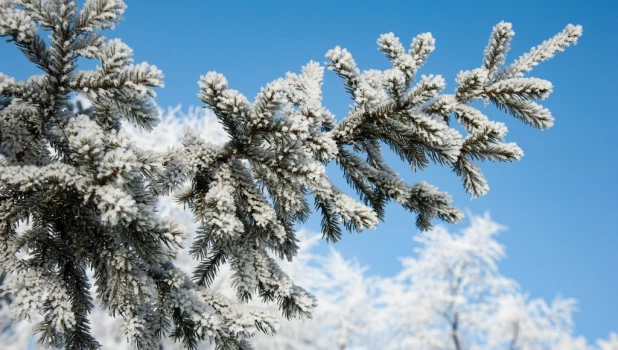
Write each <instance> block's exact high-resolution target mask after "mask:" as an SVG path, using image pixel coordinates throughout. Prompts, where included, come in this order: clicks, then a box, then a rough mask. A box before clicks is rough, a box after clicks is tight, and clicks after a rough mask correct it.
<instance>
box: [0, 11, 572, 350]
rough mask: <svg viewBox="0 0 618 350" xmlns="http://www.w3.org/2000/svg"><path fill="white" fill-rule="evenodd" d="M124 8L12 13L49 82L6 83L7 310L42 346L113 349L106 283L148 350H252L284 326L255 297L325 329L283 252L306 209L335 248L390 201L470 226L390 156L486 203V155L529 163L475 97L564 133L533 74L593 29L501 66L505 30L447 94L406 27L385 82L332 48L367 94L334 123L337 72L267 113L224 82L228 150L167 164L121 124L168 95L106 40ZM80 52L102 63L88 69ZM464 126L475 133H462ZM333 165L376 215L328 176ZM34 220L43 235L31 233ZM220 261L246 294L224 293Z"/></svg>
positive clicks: (220, 100)
mask: <svg viewBox="0 0 618 350" xmlns="http://www.w3.org/2000/svg"><path fill="white" fill-rule="evenodd" d="M125 7H126V6H125V5H124V3H123V2H122V1H121V0H86V1H85V2H84V4H83V6H81V8H78V6H77V5H76V2H75V1H72V0H0V36H3V37H6V38H7V39H8V41H10V42H12V43H14V44H15V46H16V47H17V48H18V49H19V50H21V51H22V52H23V54H24V55H25V56H26V58H27V59H28V60H30V61H31V62H32V63H34V64H35V65H36V66H37V67H38V68H39V69H40V70H41V72H42V74H41V75H37V76H33V77H31V78H29V79H28V80H27V81H16V80H15V79H14V78H12V77H10V76H8V75H5V74H4V73H0V101H1V103H0V108H1V109H0V155H1V157H0V162H1V163H0V219H1V221H0V244H1V245H2V248H1V250H0V251H1V253H0V270H1V272H2V273H4V274H6V281H5V283H4V284H3V288H4V290H5V292H6V293H8V294H10V296H11V304H10V308H11V310H12V312H13V313H14V314H15V315H17V316H19V317H21V318H27V319H34V318H35V317H36V315H40V316H41V318H42V320H41V321H40V322H39V323H38V325H37V326H36V330H37V332H39V333H40V337H39V342H40V344H42V345H46V346H52V347H65V348H70V349H73V348H80V349H81V348H85V349H90V348H97V347H99V343H98V342H97V341H96V339H95V338H94V337H93V336H92V334H91V331H90V324H89V320H88V314H89V313H90V312H91V310H92V309H93V296H92V294H91V292H90V289H91V285H92V284H94V286H96V296H97V298H99V299H100V300H101V303H102V306H103V308H104V309H105V310H106V311H107V312H109V313H110V314H111V315H114V316H116V317H120V318H122V320H123V326H122V329H123V333H124V336H125V337H126V338H128V339H129V340H130V342H131V344H132V345H133V346H135V347H137V348H145V349H150V348H157V347H159V345H160V342H161V339H162V337H163V336H165V335H169V336H171V338H173V339H175V340H178V341H181V342H182V343H183V345H184V346H185V347H188V348H196V347H197V346H198V344H199V343H200V342H201V341H203V340H212V341H214V342H215V343H216V344H217V345H218V346H219V347H221V348H239V347H240V348H242V347H246V346H248V345H247V344H248V342H247V338H248V337H250V336H251V335H252V334H253V333H254V332H255V330H256V329H257V330H260V331H263V332H265V333H272V332H274V331H275V330H276V329H277V327H278V325H277V318H276V317H275V316H274V315H273V314H272V313H270V312H267V311H265V310H264V309H262V308H256V307H253V306H249V305H247V304H246V303H247V302H248V301H249V300H251V299H252V298H253V297H254V296H255V295H257V296H259V297H260V298H261V299H262V300H263V301H266V302H271V301H276V302H277V304H278V306H279V309H280V311H281V313H282V314H283V315H284V316H285V317H286V318H295V319H305V318H308V317H310V316H311V312H312V310H313V308H314V307H315V306H316V299H315V298H314V297H313V296H312V295H311V294H309V293H308V292H307V291H305V290H304V289H302V288H301V287H299V286H298V285H296V284H295V283H294V282H293V281H292V279H290V277H289V276H288V275H287V274H286V273H284V272H283V270H282V269H281V268H280V266H279V264H278V262H277V259H276V258H281V259H286V260H288V261H291V260H293V258H294V256H295V255H296V254H297V250H298V244H297V241H298V240H297V237H296V231H295V225H296V224H298V223H302V222H303V221H304V220H306V219H307V217H308V216H309V214H310V205H309V201H308V198H307V197H308V196H311V197H312V198H313V200H314V202H315V208H316V211H318V212H319V215H321V216H322V223H323V225H322V234H323V236H324V237H325V238H326V240H328V241H337V240H338V239H340V238H341V235H342V229H341V227H340V222H343V225H344V227H345V228H346V229H347V230H350V231H362V230H364V229H367V228H369V229H372V228H374V227H375V226H376V225H377V223H378V221H379V220H381V219H382V218H383V217H384V206H385V204H386V203H387V202H388V201H390V200H395V201H396V202H398V203H399V204H401V205H402V206H403V207H405V208H406V209H408V210H410V211H411V212H413V213H415V214H416V217H417V220H416V223H417V226H418V227H419V228H421V229H428V228H430V227H431V223H432V220H433V219H434V218H438V219H440V220H443V221H446V222H457V221H458V220H459V219H460V218H461V217H462V215H461V213H460V212H459V210H458V209H457V208H455V207H453V206H451V198H450V196H449V195H448V194H446V193H443V192H439V191H438V190H437V188H436V187H434V186H432V185H430V184H428V183H426V182H419V183H416V184H412V185H409V184H406V183H405V182H404V181H403V180H402V179H401V178H400V176H399V175H398V174H396V173H395V172H394V171H393V170H392V168H391V167H390V166H389V165H388V164H387V163H386V162H385V161H384V159H383V158H382V149H381V148H382V147H383V146H384V145H386V146H388V147H390V148H391V149H392V150H393V151H394V152H396V153H397V154H398V155H400V156H401V158H402V159H403V160H404V161H406V162H407V163H409V164H410V166H411V168H412V170H413V171H422V170H423V169H424V168H425V167H426V166H427V165H428V164H429V163H430V162H434V163H438V164H442V165H447V166H450V167H451V168H452V169H453V170H454V172H455V173H456V174H457V175H459V176H461V177H462V179H463V183H464V186H465V188H466V189H467V190H468V192H469V193H470V194H471V195H472V196H480V195H482V194H484V193H486V192H487V190H488V188H489V187H488V185H487V182H486V180H485V179H484V177H483V175H482V173H481V171H480V169H479V168H478V166H477V165H475V164H474V163H473V161H486V160H490V161H514V160H517V159H519V158H520V157H521V156H522V155H523V152H522V151H521V150H520V149H519V148H518V147H517V146H516V145H515V144H514V143H506V142H504V138H505V135H506V132H507V129H506V126H505V125H504V124H502V123H498V122H494V121H490V120H489V119H488V118H487V117H486V116H485V115H483V114H482V113H481V112H480V111H479V110H477V109H476V108H474V107H471V106H470V103H472V102H474V101H477V100H484V101H491V102H492V103H494V104H495V105H496V106H498V107H499V108H501V109H504V110H506V111H508V112H509V113H510V114H511V115H513V116H515V117H516V118H518V119H521V120H523V121H524V122H526V123H528V124H530V125H531V126H533V127H535V128H540V129H543V128H548V127H550V126H551V125H552V124H553V118H552V117H551V115H550V113H549V111H548V110H547V109H545V108H543V107H541V106H540V105H538V104H537V103H535V102H533V100H538V99H544V98H546V97H547V96H548V95H549V93H550V92H551V90H552V85H551V83H549V82H548V81H545V80H541V79H536V78H524V77H523V76H524V74H525V73H527V72H528V71H530V70H531V69H532V68H533V67H534V66H535V65H537V64H538V63H540V62H541V61H544V60H546V59H548V58H551V57H552V56H553V55H554V54H555V53H556V52H557V51H562V50H564V48H565V47H567V46H569V45H571V44H574V43H576V41H577V39H578V38H579V36H580V35H581V33H582V29H581V27H580V26H573V25H568V26H567V27H566V28H565V29H564V31H563V32H561V33H559V34H557V35H556V36H555V37H553V38H551V39H549V40H547V41H545V42H544V43H542V44H541V45H539V46H538V47H536V48H533V49H532V50H531V51H530V52H529V53H527V54H525V55H523V56H521V57H520V58H519V59H518V60H516V61H515V62H514V63H512V64H511V65H508V66H504V67H503V64H504V63H505V54H506V52H507V51H508V48H509V43H510V40H511V37H512V36H513V31H512V30H511V25H510V24H508V23H500V24H498V25H497V26H496V27H494V30H493V32H492V34H491V37H490V41H489V44H488V46H487V48H486V50H485V55H484V59H483V62H482V65H481V67H480V68H478V69H474V70H471V71H463V72H461V73H460V74H459V75H458V77H457V79H456V83H457V86H456V89H455V92H454V93H453V94H448V95H447V94H442V90H443V89H444V87H445V81H444V79H443V78H442V77H440V76H434V75H429V76H422V77H420V78H417V77H416V73H417V70H418V69H419V68H420V67H421V66H422V65H423V63H424V62H425V60H426V59H427V57H428V55H429V54H430V53H431V52H432V51H433V49H434V39H433V38H432V37H431V35H430V34H421V35H419V36H417V37H416V38H415V39H414V40H413V41H412V44H411V47H410V49H409V50H408V51H406V50H405V49H404V47H403V45H402V44H401V43H400V41H399V39H398V38H397V37H395V36H394V35H393V34H392V33H391V34H385V35H382V36H381V37H380V38H379V39H378V46H379V48H380V50H382V51H383V52H384V53H385V55H386V56H387V58H388V59H389V60H390V61H391V62H392V68H391V69H387V70H385V71H378V70H368V71H364V72H361V71H360V70H359V69H358V68H357V66H356V64H355V62H354V60H353V59H352V56H351V54H350V53H349V52H348V51H347V50H345V49H341V48H339V47H337V48H335V49H333V50H331V51H329V52H328V53H327V55H326V57H327V59H328V60H329V61H328V63H327V66H328V68H329V69H332V70H334V71H335V73H336V74H337V75H339V76H340V77H342V78H343V80H344V85H345V88H346V90H347V91H348V92H349V93H350V95H351V97H352V98H353V101H354V103H353V105H352V106H351V107H350V113H349V115H348V116H346V117H344V118H341V119H340V120H339V121H337V120H336V119H335V118H334V116H333V115H332V114H331V113H330V112H329V111H328V110H326V109H325V108H324V107H323V106H322V104H321V98H322V94H321V85H322V79H323V71H324V69H323V68H322V67H321V66H320V65H319V64H317V63H315V62H310V63H309V64H307V65H306V66H305V67H303V69H302V72H301V73H300V74H294V73H288V74H287V75H286V76H285V78H281V79H278V80H276V81H274V82H272V83H270V84H268V85H267V86H266V87H264V88H263V89H262V90H261V91H260V92H259V93H258V95H257V96H256V98H255V101H254V102H253V103H250V102H249V101H248V100H247V98H245V97H244V96H243V95H242V94H240V93H239V92H238V91H236V90H232V89H229V88H228V83H227V80H226V79H225V78H224V77H223V76H222V75H221V74H218V73H215V72H209V73H208V74H206V75H205V76H203V77H202V78H201V80H200V82H199V86H200V93H199V95H198V96H199V98H200V100H201V101H202V102H203V103H204V104H205V105H206V106H207V107H209V108H210V109H212V111H213V112H214V114H215V115H216V117H217V119H218V121H219V122H220V123H221V124H222V126H223V127H224V130H225V131H226V133H227V134H228V138H229V140H228V141H227V142H225V143H224V144H223V145H215V144H213V143H211V142H210V140H205V139H204V138H203V137H202V136H201V135H199V134H198V133H196V132H193V131H188V132H186V133H185V135H184V137H183V138H182V141H181V145H178V146H175V147H173V148H171V149H169V150H168V151H166V152H163V153H158V152H153V151H150V150H144V149H141V148H139V147H137V146H136V145H135V144H134V143H133V142H132V140H131V138H130V137H129V136H128V134H127V133H125V132H123V131H122V130H121V123H122V121H127V122H129V123H131V124H133V125H134V126H136V127H138V128H142V129H145V130H150V129H152V128H153V127H154V126H155V125H156V123H157V122H158V118H157V116H158V113H157V110H156V108H155V105H154V103H153V101H152V99H153V98H154V97H155V96H156V95H155V92H154V90H153V88H155V87H162V86H163V84H162V82H161V79H162V73H161V71H159V70H158V69H157V68H156V67H155V66H152V65H149V64H147V63H140V64H134V63H133V59H132V51H131V49H130V48H129V47H128V46H127V45H126V44H124V43H123V42H122V41H121V40H118V39H112V40H108V39H107V38H105V37H104V36H103V34H102V31H104V30H107V29H110V28H113V26H114V24H115V23H116V22H117V21H118V20H119V19H120V17H121V16H122V14H123V12H124V10H125ZM45 32H47V33H49V40H47V41H46V40H44V39H43V38H42V37H41V35H42V34H43V33H45ZM78 59H91V60H96V61H98V63H99V65H98V66H97V67H96V68H95V69H94V70H79V69H78V67H77V61H78ZM73 94H80V95H82V96H84V97H86V98H87V99H88V100H89V101H90V102H91V103H92V106H93V107H92V110H91V111H90V113H85V112H84V113H82V112H77V113H75V112H74V110H73V108H72V107H71V106H70V104H69V99H70V98H71V96H72V95H73ZM451 117H453V118H454V119H456V120H457V121H458V122H459V123H460V124H461V125H462V126H463V128H464V129H465V130H466V136H462V135H461V134H460V133H459V132H457V131H456V130H455V129H454V128H452V127H450V126H449V123H450V122H451V120H450V119H451ZM365 158H366V159H365ZM331 162H334V163H337V164H339V165H340V166H341V168H342V170H343V173H344V176H345V178H346V180H348V182H349V183H350V185H351V186H352V187H353V188H354V189H355V190H356V191H357V192H358V194H359V196H360V198H361V200H362V202H363V203H364V204H362V203H359V202H357V201H356V200H354V199H353V198H351V197H350V196H348V195H347V194H346V193H345V192H344V191H342V190H340V189H338V188H336V187H335V186H334V185H333V184H332V183H331V182H330V180H329V179H328V177H327V175H326V172H325V164H328V163H331ZM187 183H188V185H185V184H187ZM170 194H173V195H175V197H176V198H177V199H178V200H179V201H180V202H181V203H183V204H184V205H186V207H187V208H188V209H189V210H190V211H191V212H192V214H193V216H194V220H195V222H196V223H197V232H196V235H195V239H193V240H192V241H191V242H190V247H191V248H190V253H191V254H192V256H193V257H194V258H195V259H196V260H197V266H196V268H195V270H194V272H193V273H192V276H191V277H190V275H188V274H186V273H185V272H183V271H182V270H181V269H179V268H178V267H177V266H176V265H175V263H174V259H175V257H176V255H177V252H178V250H179V249H180V248H181V244H182V242H183V239H184V237H186V236H187V232H186V231H184V230H181V229H180V228H179V227H178V226H177V224H176V223H175V222H173V221H172V220H170V219H169V218H167V217H165V216H163V215H161V213H160V212H159V211H158V208H157V200H158V199H159V198H160V197H161V196H166V195H170ZM20 225H29V226H28V229H26V230H25V231H23V232H18V231H17V228H18V227H19V226H20ZM225 263H227V264H229V266H230V267H231V271H232V274H233V287H234V290H235V292H236V297H237V299H238V300H236V301H235V300H232V299H229V298H226V297H224V296H223V295H222V294H221V293H218V292H216V291H214V290H213V289H212V288H209V287H210V285H211V283H212V281H213V280H214V279H215V277H216V273H217V270H218V268H219V267H220V266H221V265H222V264H225ZM88 269H92V271H93V275H92V276H91V277H90V276H88V274H87V271H88ZM91 281H92V283H91Z"/></svg>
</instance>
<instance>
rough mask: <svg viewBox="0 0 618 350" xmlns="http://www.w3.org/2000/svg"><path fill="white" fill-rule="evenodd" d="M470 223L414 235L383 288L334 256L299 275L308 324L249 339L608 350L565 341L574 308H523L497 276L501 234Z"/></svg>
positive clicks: (513, 288) (300, 344) (613, 341)
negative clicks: (308, 295) (314, 299)
mask: <svg viewBox="0 0 618 350" xmlns="http://www.w3.org/2000/svg"><path fill="white" fill-rule="evenodd" d="M470 221H471V222H470V226H469V227H467V228H465V229H464V230H463V231H462V232H461V233H451V232H449V231H448V230H447V229H446V228H445V227H442V226H438V227H436V228H435V229H433V230H431V231H428V232H421V233H420V234H418V235H417V236H416V237H415V240H416V241H417V242H418V243H419V246H418V248H416V249H415V250H416V254H415V256H413V257H412V256H410V257H405V258H402V259H401V262H402V269H401V270H400V271H399V273H398V274H397V275H396V276H394V277H391V278H388V277H384V276H368V275H367V274H366V273H365V272H366V270H367V268H366V267H362V266H360V265H359V264H358V263H357V262H355V261H353V260H352V261H346V260H345V259H342V257H341V255H340V254H339V253H338V252H337V251H335V250H331V253H330V254H329V255H328V256H319V257H316V258H315V259H314V260H313V264H302V265H300V266H301V267H302V269H304V270H305V271H307V272H308V275H309V276H311V278H312V280H311V281H307V282H308V284H304V285H306V286H307V287H308V288H309V290H310V291H312V292H314V293H315V294H316V295H317V296H318V298H319V300H320V305H319V306H318V308H317V309H316V311H315V313H314V317H313V319H311V320H307V321H305V322H303V323H300V322H290V323H288V324H285V325H284V326H283V329H282V331H281V332H278V334H276V335H275V337H274V340H273V339H272V337H267V336H261V335H260V336H257V337H256V338H255V339H254V344H255V346H256V349H260V350H261V349H264V350H266V349H280V350H296V349H298V350H301V349H347V350H350V349H356V350H360V349H367V350H369V349H419V350H423V349H427V350H430V349H431V350H437V349H440V350H450V349H453V350H457V349H469V350H472V349H509V350H516V349H518V350H537V349H569V350H593V349H599V350H606V349H616V346H617V345H618V337H617V336H616V334H615V333H612V334H610V337H609V339H607V340H598V341H597V347H594V346H592V345H591V344H589V343H588V342H587V340H586V339H585V338H583V337H581V336H577V335H576V334H575V332H574V324H573V320H572V314H573V312H574V311H576V308H575V306H576V302H575V300H574V299H565V298H562V297H559V296H558V297H556V298H555V299H554V300H553V301H552V302H551V303H548V302H546V301H545V300H544V299H541V298H530V297H529V295H528V294H527V293H525V292H523V291H522V290H521V287H520V286H519V285H518V284H517V282H516V281H514V280H512V279H509V278H507V277H505V276H503V275H502V274H501V273H500V271H499V269H498V264H499V262H500V260H501V259H502V258H504V256H505V252H504V247H503V246H502V245H501V244H500V243H498V241H497V239H496V236H497V234H498V233H499V232H500V231H501V230H503V229H504V227H502V226H500V225H499V224H497V223H495V222H494V221H493V220H491V218H490V217H489V216H488V215H487V214H485V215H484V216H475V215H470ZM299 272H301V271H299ZM301 275H302V273H299V275H298V276H299V277H301ZM291 276H293V277H296V274H294V273H291Z"/></svg>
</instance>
